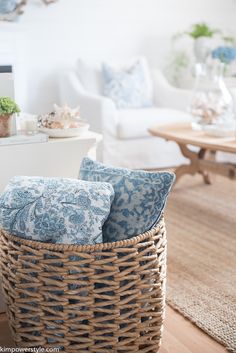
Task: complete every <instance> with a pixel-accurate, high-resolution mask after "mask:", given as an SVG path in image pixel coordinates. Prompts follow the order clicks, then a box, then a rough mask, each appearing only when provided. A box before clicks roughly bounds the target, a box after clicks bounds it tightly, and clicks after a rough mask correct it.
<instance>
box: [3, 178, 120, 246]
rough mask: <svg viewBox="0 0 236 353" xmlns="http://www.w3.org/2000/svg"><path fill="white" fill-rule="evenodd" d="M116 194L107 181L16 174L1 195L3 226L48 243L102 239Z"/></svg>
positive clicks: (18, 233) (83, 242) (23, 236)
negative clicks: (103, 229) (104, 226)
mask: <svg viewBox="0 0 236 353" xmlns="http://www.w3.org/2000/svg"><path fill="white" fill-rule="evenodd" d="M113 198H114V190H113V188H112V186H111V185H110V184H108V183H96V182H92V183H91V182H86V181H82V180H75V179H66V178H42V177H15V178H13V179H11V181H10V182H9V184H8V185H7V187H6V189H5V191H4V193H3V194H2V195H1V197H0V227H2V228H3V229H5V230H6V231H8V232H10V233H11V234H14V235H16V236H19V237H22V238H27V239H33V240H38V241H43V242H49V243H63V244H95V243H101V242H102V226H103V224H104V222H105V221H106V219H107V217H108V215H109V212H110V207H111V203H112V201H113Z"/></svg>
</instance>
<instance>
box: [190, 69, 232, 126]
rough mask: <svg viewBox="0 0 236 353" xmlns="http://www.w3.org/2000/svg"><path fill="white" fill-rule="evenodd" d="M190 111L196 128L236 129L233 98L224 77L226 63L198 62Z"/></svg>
mask: <svg viewBox="0 0 236 353" xmlns="http://www.w3.org/2000/svg"><path fill="white" fill-rule="evenodd" d="M195 70H196V71H195V73H196V79H195V85H194V90H193V98H192V102H191V107H190V111H191V114H192V116H193V121H192V128H193V129H194V130H208V129H211V128H217V129H222V128H223V129H226V130H227V129H228V130H234V129H235V120H234V106H233V99H232V96H231V94H230V92H229V90H228V88H227V87H226V85H225V82H224V79H223V73H224V64H222V63H218V64H217V65H211V66H210V65H207V64H200V63H198V64H196V67H195Z"/></svg>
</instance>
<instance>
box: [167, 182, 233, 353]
mask: <svg viewBox="0 0 236 353" xmlns="http://www.w3.org/2000/svg"><path fill="white" fill-rule="evenodd" d="M165 220H166V224H167V232H168V233H167V236H168V277H167V278H168V290H167V298H168V303H169V304H170V305H171V306H172V307H173V308H174V309H176V310H178V311H179V312H180V313H181V314H183V315H184V316H185V317H187V318H188V319H190V320H191V321H192V322H193V323H195V324H196V325H197V326H199V327H200V328H201V329H202V330H204V331H205V332H207V333H208V334H209V335H210V336H212V337H213V338H214V339H216V340H217V341H218V342H220V343H221V344H223V345H224V346H225V347H226V348H227V349H228V350H229V351H230V352H234V353H235V352H236V181H230V180H228V179H226V178H221V177H215V178H214V183H213V185H204V184H203V182H202V179H201V178H200V177H198V176H197V177H189V176H184V177H183V178H182V179H181V180H180V181H179V183H178V184H177V185H176V186H175V188H174V190H173V192H172V195H171V196H170V198H169V202H168V207H167V210H166V215H165Z"/></svg>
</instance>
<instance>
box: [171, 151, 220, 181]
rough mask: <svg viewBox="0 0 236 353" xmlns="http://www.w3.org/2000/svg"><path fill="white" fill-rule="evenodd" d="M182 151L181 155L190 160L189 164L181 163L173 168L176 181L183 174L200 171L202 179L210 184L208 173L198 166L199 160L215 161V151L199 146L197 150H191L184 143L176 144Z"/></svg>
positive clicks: (192, 173)
mask: <svg viewBox="0 0 236 353" xmlns="http://www.w3.org/2000/svg"><path fill="white" fill-rule="evenodd" d="M178 145H179V148H180V150H181V152H182V155H183V156H184V157H186V158H188V159H189V160H190V164H186V165H181V166H179V167H178V168H177V169H176V170H175V174H176V182H177V181H178V180H179V179H180V178H181V177H182V176H183V175H184V174H190V175H194V174H197V173H200V174H201V175H202V177H203V180H204V182H205V183H206V184H211V179H210V175H209V173H208V172H207V171H206V170H204V169H202V168H200V161H201V160H205V159H206V158H207V160H209V161H215V152H214V151H208V150H206V149H204V148H201V149H200V151H199V152H193V151H191V150H190V149H189V148H188V147H187V146H186V145H184V144H178Z"/></svg>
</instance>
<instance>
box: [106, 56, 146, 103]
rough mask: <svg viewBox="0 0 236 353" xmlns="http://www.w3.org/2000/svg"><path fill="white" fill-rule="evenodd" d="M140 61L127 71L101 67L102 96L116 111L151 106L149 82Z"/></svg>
mask: <svg viewBox="0 0 236 353" xmlns="http://www.w3.org/2000/svg"><path fill="white" fill-rule="evenodd" d="M146 76H147V73H146V71H145V68H144V66H143V64H142V62H141V61H137V62H136V63H135V64H134V65H133V66H131V67H130V68H129V69H113V68H112V67H110V66H109V65H107V64H103V66H102V77H103V83H104V95H105V96H107V97H109V98H111V99H112V100H113V101H114V103H115V104H116V106H117V108H118V109H128V108H147V107H150V106H152V102H151V100H150V97H149V87H148V85H149V82H148V78H147V77H146Z"/></svg>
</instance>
